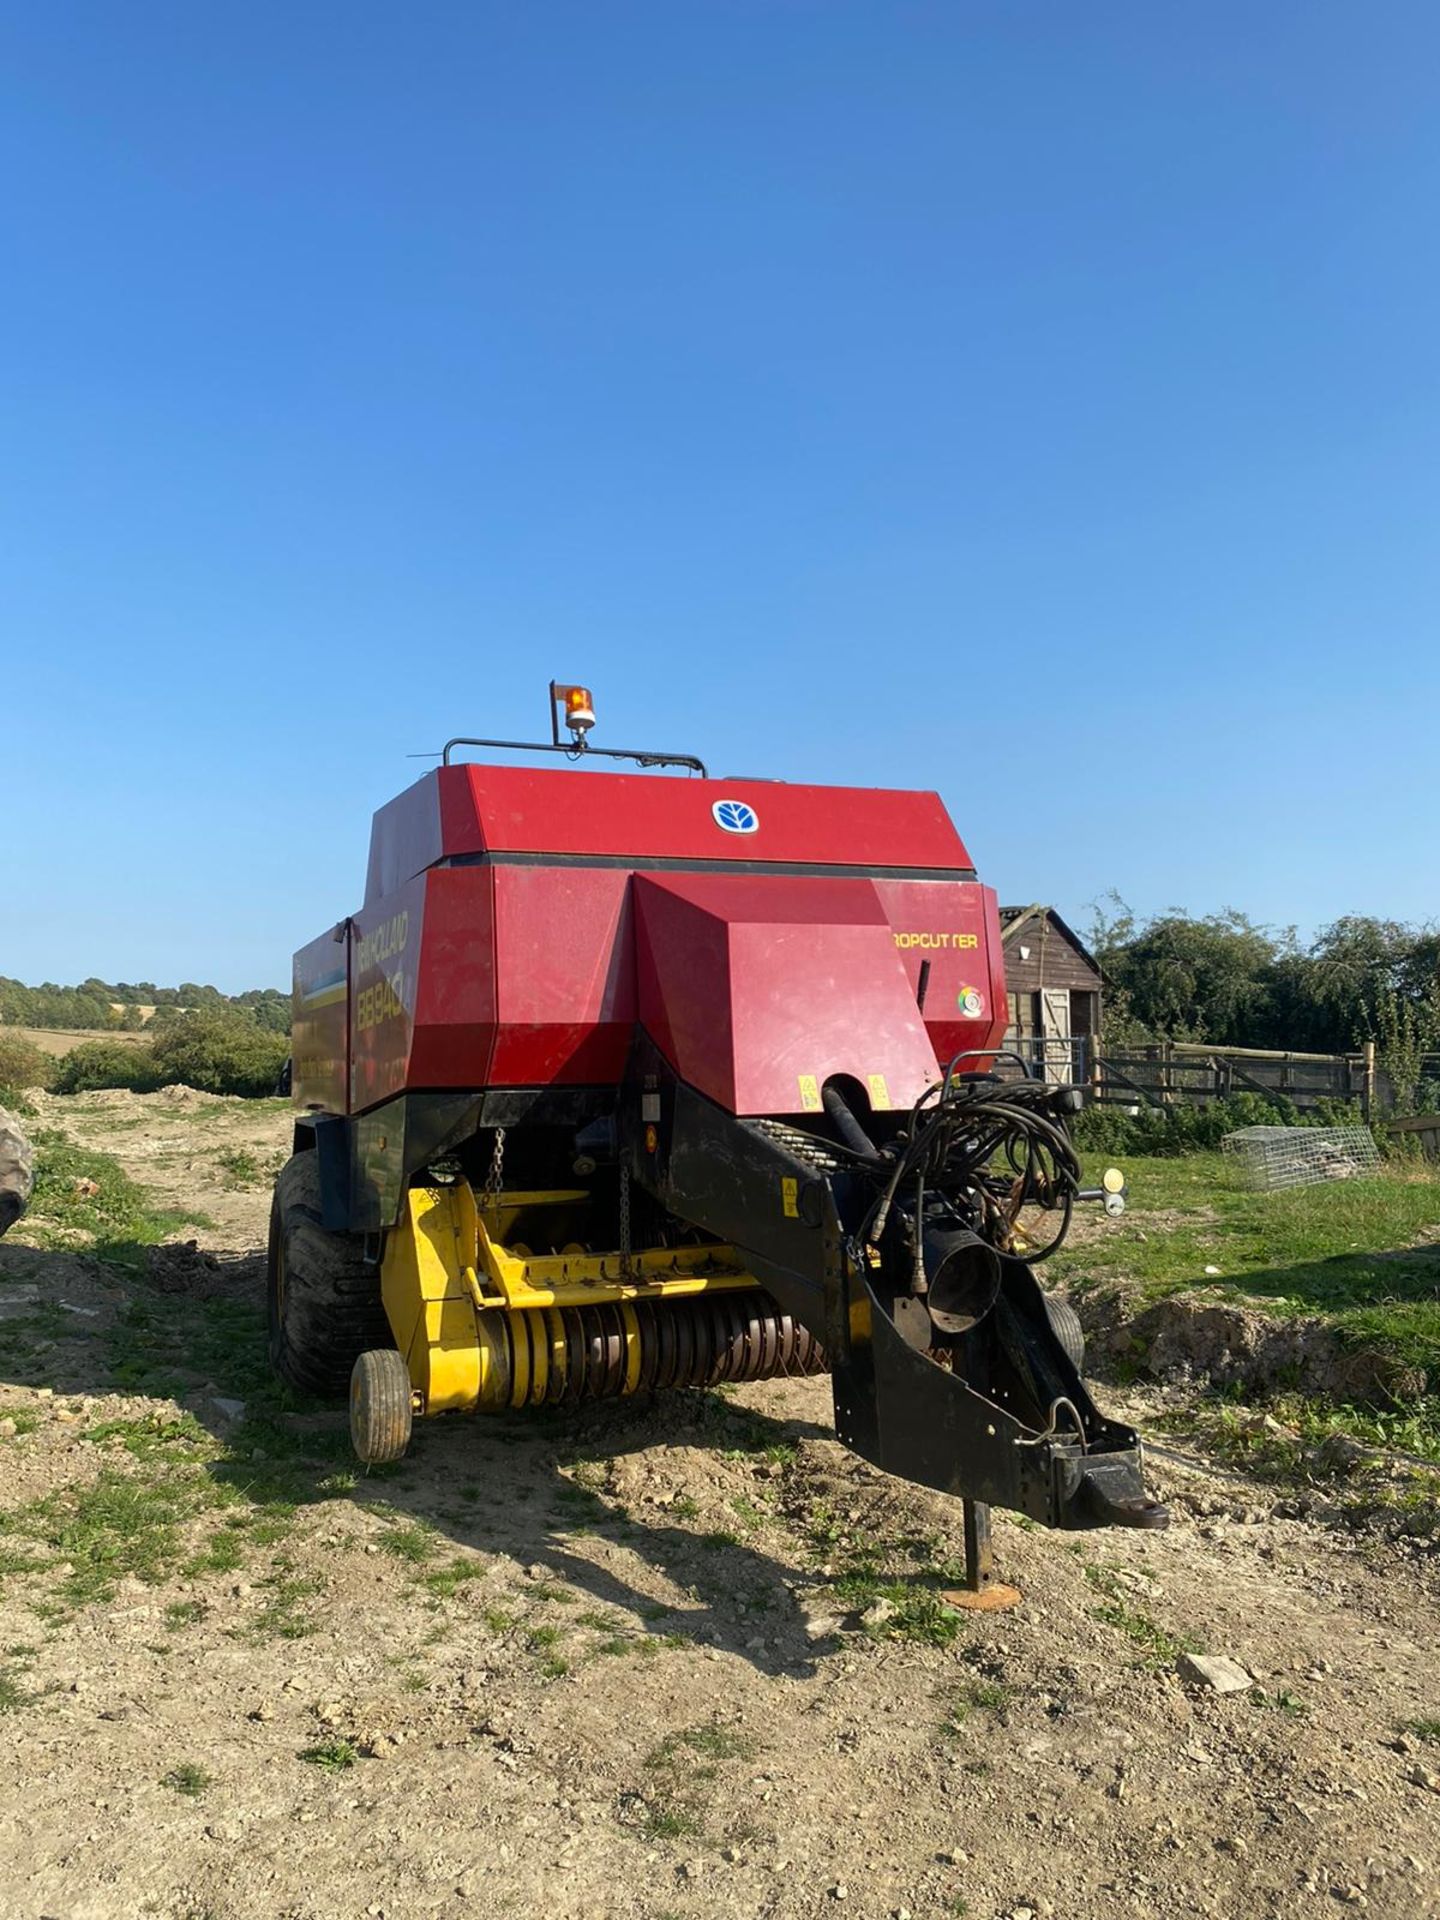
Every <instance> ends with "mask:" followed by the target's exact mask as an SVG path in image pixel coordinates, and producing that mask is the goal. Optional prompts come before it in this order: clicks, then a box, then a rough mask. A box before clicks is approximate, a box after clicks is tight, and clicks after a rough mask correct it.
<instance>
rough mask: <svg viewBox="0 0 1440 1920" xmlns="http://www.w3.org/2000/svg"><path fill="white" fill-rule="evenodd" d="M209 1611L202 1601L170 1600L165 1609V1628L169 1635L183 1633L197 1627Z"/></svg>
mask: <svg viewBox="0 0 1440 1920" xmlns="http://www.w3.org/2000/svg"><path fill="white" fill-rule="evenodd" d="M209 1611H210V1609H209V1608H208V1607H207V1606H206V1605H205V1602H204V1601H203V1600H172V1601H171V1602H170V1604H169V1606H168V1607H166V1609H165V1627H166V1630H167V1632H169V1633H183V1632H184V1631H185V1629H186V1627H197V1626H199V1624H200V1622H201V1621H202V1620H203V1619H204V1618H205V1616H206V1614H207V1613H208V1612H209Z"/></svg>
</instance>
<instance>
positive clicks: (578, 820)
mask: <svg viewBox="0 0 1440 1920" xmlns="http://www.w3.org/2000/svg"><path fill="white" fill-rule="evenodd" d="M582 781H583V782H584V784H583V785H582V784H581V782H582ZM723 801H738V802H740V803H742V804H743V805H745V806H748V807H749V808H751V809H752V810H753V812H754V814H755V816H756V818H757V819H758V821H759V825H758V827H757V828H756V830H755V831H754V832H751V833H727V832H725V831H723V830H722V829H721V828H719V827H718V826H717V825H716V822H715V817H714V811H713V809H714V807H715V806H716V804H717V803H718V802H723ZM483 853H557V854H566V855H577V854H578V855H584V854H591V855H594V856H596V857H599V858H608V859H625V860H633V861H634V863H635V865H636V866H637V867H639V866H644V865H646V864H648V863H649V862H651V861H655V860H683V861H685V862H686V864H687V865H689V864H691V863H703V864H708V863H710V862H712V861H716V860H724V861H733V860H737V859H743V860H745V861H747V862H749V861H760V862H764V863H767V864H768V863H769V862H771V861H786V862H789V863H792V864H794V863H801V864H804V865H807V866H837V867H853V868H857V869H859V870H861V871H862V872H863V871H869V870H872V869H874V868H877V867H911V868H915V867H918V868H929V869H932V870H936V871H943V872H966V871H968V870H969V868H970V855H969V854H968V853H967V852H966V850H965V844H964V842H963V841H962V840H961V838H960V836H959V834H958V833H957V832H956V831H955V828H954V827H953V825H952V824H951V821H950V816H949V815H948V814H947V813H946V811H945V809H944V807H943V805H942V804H941V801H940V796H939V795H938V794H935V793H902V792H895V791H891V790H889V789H885V788H867V787H791V786H786V785H785V784H784V783H783V782H780V781H775V782H773V783H766V782H763V781H758V780H676V779H667V778H664V777H657V776H656V775H655V774H646V773H592V772H589V771H588V770H584V771H582V770H580V769H562V768H539V769H535V768H531V767H471V766H465V767H439V768H436V769H435V770H434V771H432V772H430V773H427V774H424V775H422V776H421V778H420V779H419V780H417V781H416V783H415V785H414V786H413V787H409V788H407V789H406V791H405V792H404V793H402V794H400V795H399V796H398V798H396V799H394V800H392V801H390V802H389V804H388V805H387V806H384V807H382V808H381V809H380V811H379V812H378V813H377V814H376V816H375V825H374V828H373V830H372V832H371V836H370V865H369V871H368V876H367V879H366V886H365V902H366V905H367V906H368V905H370V904H371V903H372V902H375V901H379V900H382V899H384V898H386V897H387V896H388V895H390V894H392V893H394V892H395V891H396V890H397V889H398V888H399V887H401V886H403V884H404V883H405V881H407V880H410V879H413V878H414V876H415V875H416V874H417V873H423V872H424V871H425V869H426V868H427V867H433V866H434V865H435V863H436V862H437V861H438V860H446V859H449V860H453V859H457V858H458V859H463V858H464V857H466V856H467V855H474V854H483Z"/></svg>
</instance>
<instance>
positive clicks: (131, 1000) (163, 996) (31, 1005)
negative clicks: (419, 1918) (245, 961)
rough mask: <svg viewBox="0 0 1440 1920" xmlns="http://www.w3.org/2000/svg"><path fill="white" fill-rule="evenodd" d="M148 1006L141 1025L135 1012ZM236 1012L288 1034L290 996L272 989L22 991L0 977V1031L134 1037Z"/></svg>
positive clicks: (87, 984)
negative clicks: (181, 1019) (183, 1019)
mask: <svg viewBox="0 0 1440 1920" xmlns="http://www.w3.org/2000/svg"><path fill="white" fill-rule="evenodd" d="M146 1007H153V1008H154V1009H155V1011H154V1014H153V1015H152V1016H151V1017H150V1018H149V1019H148V1020H147V1018H146V1016H145V1014H144V1013H142V1011H141V1009H142V1008H146ZM222 1012H237V1013H241V1014H243V1015H245V1016H246V1017H248V1018H249V1019H252V1020H253V1021H254V1022H255V1024H256V1025H257V1026H258V1027H260V1028H262V1029H263V1030H264V1031H265V1032H267V1033H288V1032H289V1031H290V995H289V994H288V993H285V992H282V991H281V989H280V988H278V987H252V988H250V989H249V991H248V992H245V993H236V994H227V993H221V991H220V989H219V988H218V987H209V986H201V985H199V984H198V983H197V982H195V981H193V980H186V981H182V983H181V984H180V985H179V986H178V987H159V986H156V984H155V983H154V981H153V980H119V981H107V980H96V979H93V978H92V979H89V980H82V981H81V982H80V984H79V986H78V987H60V986H56V985H55V983H54V982H53V981H50V980H47V981H45V982H44V984H43V985H41V986H38V987H27V986H26V985H25V984H24V983H23V982H22V981H20V980H12V979H9V978H8V977H7V976H5V975H3V974H0V1026H10V1027H47V1028H55V1027H60V1028H67V1029H73V1030H76V1031H79V1032H85V1033H106V1032H110V1033H114V1032H122V1033H139V1032H140V1031H141V1030H142V1029H147V1030H148V1029H149V1028H151V1027H156V1028H158V1027H161V1026H163V1025H164V1024H165V1022H166V1021H168V1020H171V1019H174V1018H176V1017H177V1016H178V1015H180V1014H182V1013H184V1014H191V1013H222Z"/></svg>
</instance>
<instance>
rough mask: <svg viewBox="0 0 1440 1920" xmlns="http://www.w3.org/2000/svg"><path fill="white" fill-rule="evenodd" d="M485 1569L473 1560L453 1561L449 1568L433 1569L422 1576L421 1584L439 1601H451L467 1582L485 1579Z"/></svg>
mask: <svg viewBox="0 0 1440 1920" xmlns="http://www.w3.org/2000/svg"><path fill="white" fill-rule="evenodd" d="M484 1574H485V1569H484V1568H483V1567H477V1566H476V1564H475V1562H474V1561H473V1560H452V1561H451V1562H450V1564H449V1565H448V1566H444V1567H432V1568H431V1570H430V1571H429V1572H428V1573H422V1574H421V1575H420V1584H421V1586H422V1587H425V1588H426V1589H427V1590H428V1591H429V1592H431V1593H433V1594H434V1595H435V1597H436V1598H437V1599H438V1600H451V1599H453V1598H454V1597H455V1595H456V1594H457V1593H458V1592H459V1591H460V1589H461V1587H463V1586H464V1585H465V1584H466V1583H467V1581H470V1580H480V1579H483V1578H484Z"/></svg>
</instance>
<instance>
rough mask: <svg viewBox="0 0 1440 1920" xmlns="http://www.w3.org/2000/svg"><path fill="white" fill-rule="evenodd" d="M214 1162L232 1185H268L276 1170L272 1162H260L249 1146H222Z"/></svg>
mask: <svg viewBox="0 0 1440 1920" xmlns="http://www.w3.org/2000/svg"><path fill="white" fill-rule="evenodd" d="M215 1164H216V1166H217V1167H218V1168H219V1169H220V1171H221V1172H222V1173H223V1174H224V1175H225V1177H226V1185H227V1186H232V1187H261V1186H268V1185H269V1184H270V1182H271V1180H273V1179H274V1177H275V1174H276V1171H277V1169H276V1167H275V1166H274V1164H273V1162H271V1161H265V1162H262V1161H261V1160H260V1159H259V1158H258V1157H257V1156H256V1155H255V1154H253V1153H252V1152H251V1151H250V1149H249V1147H222V1148H221V1149H220V1151H219V1152H218V1153H217V1154H216V1156H215Z"/></svg>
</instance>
